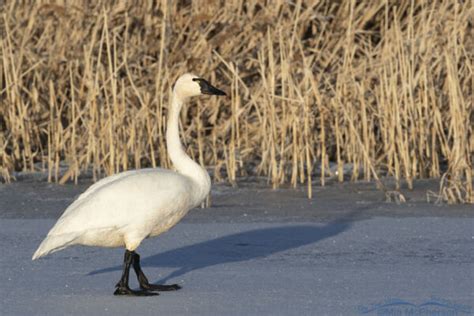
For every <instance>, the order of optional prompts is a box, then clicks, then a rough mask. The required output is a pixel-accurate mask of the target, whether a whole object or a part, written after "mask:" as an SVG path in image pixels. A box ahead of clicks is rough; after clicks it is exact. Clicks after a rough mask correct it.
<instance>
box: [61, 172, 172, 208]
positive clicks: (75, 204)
mask: <svg viewBox="0 0 474 316" xmlns="http://www.w3.org/2000/svg"><path fill="white" fill-rule="evenodd" d="M157 171H159V172H163V171H165V172H166V171H168V170H167V169H161V168H154V169H151V168H149V169H140V170H128V171H124V172H121V173H117V174H114V175H112V176H109V177H106V178H103V179H101V180H99V181H97V182H96V183H94V184H93V185H91V186H90V187H89V188H87V190H86V191H84V192H83V193H82V194H81V195H79V197H78V198H77V199H76V200H75V201H74V202H73V203H72V204H71V205H69V206H68V207H67V208H66V210H65V211H64V213H63V215H62V216H61V217H63V216H65V215H67V214H68V213H70V212H71V211H73V210H74V209H76V208H77V207H78V206H79V205H81V204H82V203H83V202H84V201H85V200H87V198H89V197H90V196H92V195H93V194H94V193H95V192H97V191H99V190H100V189H101V188H103V187H105V186H107V185H108V184H111V183H113V182H115V181H119V180H121V179H124V178H126V177H130V176H133V175H137V174H144V173H148V172H157Z"/></svg>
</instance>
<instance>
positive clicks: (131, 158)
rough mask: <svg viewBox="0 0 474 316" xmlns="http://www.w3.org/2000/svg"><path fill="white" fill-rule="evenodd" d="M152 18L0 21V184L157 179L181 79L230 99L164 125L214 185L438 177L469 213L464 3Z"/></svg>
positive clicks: (21, 4) (468, 18) (15, 9)
mask: <svg viewBox="0 0 474 316" xmlns="http://www.w3.org/2000/svg"><path fill="white" fill-rule="evenodd" d="M158 2H159V3H157V4H154V3H153V1H143V2H136V1H117V2H112V1H85V2H80V1H31V3H30V1H18V2H17V1H7V3H6V4H3V7H2V8H1V18H0V27H1V28H0V29H1V34H2V36H1V39H0V59H1V60H0V67H1V68H0V74H1V75H0V96H1V105H0V132H1V133H0V159H1V161H0V162H1V163H0V167H1V174H2V176H3V178H4V179H6V180H7V181H8V180H9V179H10V177H11V175H12V172H13V171H14V170H35V168H36V169H38V168H42V169H44V170H47V172H48V173H49V180H50V181H59V182H61V183H63V182H66V181H68V180H70V179H71V180H74V181H77V178H78V177H79V176H80V174H81V172H84V171H85V170H92V172H93V175H94V178H95V179H98V178H100V177H103V176H105V175H110V174H113V173H116V172H119V171H122V170H126V169H131V168H143V167H146V166H153V167H155V166H160V165H161V166H165V167H168V166H169V161H168V158H167V155H166V149H165V139H164V130H165V128H166V126H165V125H166V120H165V117H166V111H167V102H168V96H169V91H170V88H171V86H172V83H173V82H174V80H175V79H176V78H177V76H179V75H180V74H182V73H183V72H186V71H192V72H194V73H196V74H200V75H202V76H203V77H206V78H208V79H210V81H211V82H213V83H214V84H215V85H216V86H218V87H220V88H223V89H224V90H227V92H228V93H229V94H230V98H227V99H225V98H224V99H221V98H210V99H209V98H206V99H204V100H197V101H195V104H193V105H191V106H189V107H187V108H186V109H184V111H183V115H182V123H183V133H184V134H183V135H184V137H183V140H184V141H185V142H187V143H186V145H187V148H188V152H189V153H190V154H191V155H192V156H193V157H194V158H195V159H197V160H198V161H200V162H201V163H202V164H204V165H207V166H211V167H212V168H213V171H214V173H213V178H214V180H216V181H230V182H231V183H234V182H235V181H236V180H237V179H238V177H240V176H245V175H260V176H266V177H268V181H269V183H271V184H272V185H273V187H278V186H279V185H281V184H283V183H290V184H291V185H293V186H296V185H298V183H301V184H305V185H307V188H308V194H309V195H310V196H311V195H312V193H311V186H312V184H314V182H316V181H319V182H320V183H321V184H322V185H324V183H325V179H326V178H327V177H328V176H331V175H332V176H335V177H337V178H338V179H339V181H343V180H344V172H343V169H344V168H345V167H346V166H349V164H350V166H352V168H351V169H350V170H351V174H350V178H351V179H352V180H357V179H364V180H375V181H378V183H379V185H380V186H381V187H382V188H384V186H383V184H382V182H381V181H380V180H379V179H380V178H381V176H382V175H383V176H391V177H393V178H395V179H396V183H397V187H398V186H399V185H400V183H401V182H406V183H407V185H408V187H410V188H411V187H412V186H413V181H414V180H415V179H417V178H425V177H433V178H440V179H441V184H440V191H439V199H440V200H444V201H447V202H450V203H457V202H468V203H474V192H473V178H472V177H473V170H472V163H473V161H472V159H473V158H472V155H473V152H474V134H473V120H474V111H473V100H472V98H473V97H472V93H473V87H474V83H473V79H472V78H473V62H472V61H473V52H474V44H473V32H472V27H473V23H474V22H473V16H474V11H473V7H472V2H471V1H454V0H452V1H436V0H435V1H421V0H420V1H388V0H384V1H378V0H377V1H329V0H328V1H298V0H295V1H267V2H263V1H243V0H230V1H168V0H164V1H161V2H160V1H158ZM470 29H471V31H469V30H470ZM60 162H67V165H68V166H69V170H68V171H67V172H66V174H64V175H62V176H61V175H60V173H59V166H60ZM330 162H335V163H336V168H335V169H336V170H337V171H338V172H334V168H330V167H331V165H330ZM38 166H39V167H38ZM316 171H318V172H317V173H316ZM395 189H398V188H395ZM384 190H385V191H386V193H387V195H389V193H390V192H389V190H387V189H384ZM401 198H402V199H403V196H401Z"/></svg>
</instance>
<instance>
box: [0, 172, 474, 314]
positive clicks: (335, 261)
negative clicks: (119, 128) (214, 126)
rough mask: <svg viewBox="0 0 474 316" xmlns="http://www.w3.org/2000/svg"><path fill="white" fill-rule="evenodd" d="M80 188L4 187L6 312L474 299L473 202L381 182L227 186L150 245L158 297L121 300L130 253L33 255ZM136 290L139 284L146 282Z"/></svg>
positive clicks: (350, 308) (309, 308)
mask: <svg viewBox="0 0 474 316" xmlns="http://www.w3.org/2000/svg"><path fill="white" fill-rule="evenodd" d="M86 186H87V184H84V185H79V186H70V185H66V186H57V185H52V184H44V183H36V182H28V181H26V182H25V181H22V182H17V183H14V184H11V185H0V246H1V249H2V256H0V266H1V270H2V273H0V307H1V309H0V315H131V314H135V315H165V314H167V315H355V314H358V307H359V306H360V305H370V304H377V303H379V302H383V301H385V300H387V299H390V298H400V299H405V300H408V301H410V302H413V303H415V304H420V303H423V302H424V301H427V300H428V299H430V298H431V297H433V296H434V297H438V298H442V299H445V300H449V301H451V302H453V303H456V304H464V305H469V306H473V305H474V283H473V280H474V264H473V262H474V249H473V242H474V220H473V215H474V214H473V213H474V212H473V210H472V206H434V205H431V204H427V203H424V202H423V199H422V198H421V195H420V194H419V195H418V196H417V193H416V192H413V193H411V194H412V195H411V199H410V200H409V203H408V204H405V205H401V206H396V205H392V204H386V203H384V202H383V197H382V196H381V195H380V194H379V193H378V192H377V191H374V190H373V188H372V186H371V185H364V184H361V185H344V186H332V187H328V188H316V190H315V191H316V197H315V198H314V199H313V200H311V201H309V200H307V199H306V198H305V197H304V193H303V192H301V191H298V190H296V191H295V190H288V189H285V190H278V191H272V190H268V189H264V188H261V187H258V186H253V185H248V186H243V187H241V188H239V189H233V188H229V187H222V186H221V187H219V186H217V187H216V189H215V191H214V192H213V207H211V208H209V209H204V210H202V209H198V210H193V211H192V212H191V213H190V214H189V215H188V216H187V217H186V219H185V220H184V221H183V222H182V223H180V224H178V225H177V226H176V227H175V228H174V229H172V230H171V231H170V232H168V233H166V234H164V235H162V236H160V237H158V238H154V239H149V240H146V241H145V242H144V243H143V244H142V245H141V247H140V248H139V250H138V252H139V253H140V255H141V257H142V261H143V268H144V271H145V273H146V274H147V276H148V277H149V279H150V281H152V282H167V283H179V284H181V285H182V286H183V289H182V290H180V291H178V292H163V293H161V295H160V296H158V297H149V298H134V297H114V296H113V295H112V293H113V291H114V285H115V283H116V282H117V281H118V279H119V278H120V274H121V271H120V270H121V261H122V258H123V250H122V249H101V248H90V247H72V248H68V249H66V250H63V251H61V252H58V253H55V254H53V255H50V256H48V257H45V258H44V259H40V260H38V261H31V255H32V253H33V252H34V250H35V249H36V247H37V246H38V245H39V243H40V241H41V240H42V239H43V238H44V236H45V235H46V233H47V232H48V230H49V228H51V227H52V226H53V224H54V221H55V218H57V217H58V216H59V215H60V214H61V212H62V210H64V208H65V206H67V205H68V203H70V202H71V200H72V199H73V198H74V196H76V195H77V194H79V193H80V192H81V190H83V189H84V188H85V187H86ZM132 280H133V282H132V285H133V286H134V287H136V286H137V283H136V281H135V279H134V278H132Z"/></svg>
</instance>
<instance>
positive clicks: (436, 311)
mask: <svg viewBox="0 0 474 316" xmlns="http://www.w3.org/2000/svg"><path fill="white" fill-rule="evenodd" d="M357 309H358V312H359V313H360V314H361V315H381V316H382V315H383V316H405V315H407V316H445V315H472V312H473V311H472V307H471V306H469V305H461V304H456V303H453V302H451V301H449V300H445V299H442V298H438V297H431V298H430V299H429V300H426V301H424V302H422V303H419V304H417V303H413V302H410V301H406V300H402V299H398V298H392V299H388V300H385V301H383V302H381V303H376V304H372V305H361V306H359V307H358V308H357Z"/></svg>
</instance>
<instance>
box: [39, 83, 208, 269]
mask: <svg viewBox="0 0 474 316" xmlns="http://www.w3.org/2000/svg"><path fill="white" fill-rule="evenodd" d="M193 78H196V76H194V75H191V74H186V75H183V76H181V77H180V78H179V79H178V80H177V82H176V84H175V87H174V89H173V98H172V103H171V108H170V112H169V117H168V125H167V126H168V128H167V133H166V143H167V148H168V153H169V155H170V158H171V161H172V162H173V165H174V166H175V168H176V169H177V172H174V171H171V170H167V169H162V168H154V169H141V170H133V171H126V172H122V173H120V174H116V175H113V176H110V177H107V178H105V179H102V180H100V181H99V182H97V183H95V184H94V185H92V186H91V187H89V188H88V189H87V190H86V191H85V192H84V193H82V194H81V195H80V196H79V197H78V198H77V199H76V200H75V201H74V202H73V203H72V204H71V205H70V206H69V207H68V208H67V209H66V210H65V212H64V213H63V215H62V216H61V217H60V218H59V219H58V221H57V222H56V224H55V225H54V227H53V228H52V229H51V230H50V231H49V233H48V235H47V237H46V238H45V239H44V240H43V242H42V243H41V245H40V246H39V247H38V249H37V250H36V252H35V253H34V255H33V260H35V259H37V258H39V257H42V256H45V255H47V254H49V253H52V252H55V251H59V250H62V249H64V248H66V247H68V246H71V245H78V244H79V245H87V246H101V247H120V246H124V247H126V248H127V249H128V250H130V251H133V250H135V249H136V248H137V247H138V246H139V245H140V243H141V242H142V240H143V239H145V238H148V237H153V236H158V235H160V234H162V233H163V232H166V231H167V230H169V229H170V228H171V227H173V226H174V225H175V224H176V223H178V222H179V220H180V219H181V218H182V217H183V216H184V215H186V213H187V212H188V211H189V210H190V209H191V208H193V207H196V206H197V205H199V204H200V203H201V202H202V200H203V199H204V198H205V197H206V196H207V195H208V194H209V191H210V178H209V175H208V174H207V172H206V170H205V169H204V168H202V167H201V166H200V165H198V164H197V163H195V162H194V161H193V160H192V159H191V158H189V156H187V155H186V153H185V151H184V150H183V148H182V145H181V142H180V139H179V128H178V125H179V124H178V123H179V112H180V110H181V107H182V104H183V102H185V101H186V100H187V99H188V98H189V97H192V96H196V95H200V94H201V90H200V87H199V84H198V83H197V82H195V81H193V80H192V79H193Z"/></svg>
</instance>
